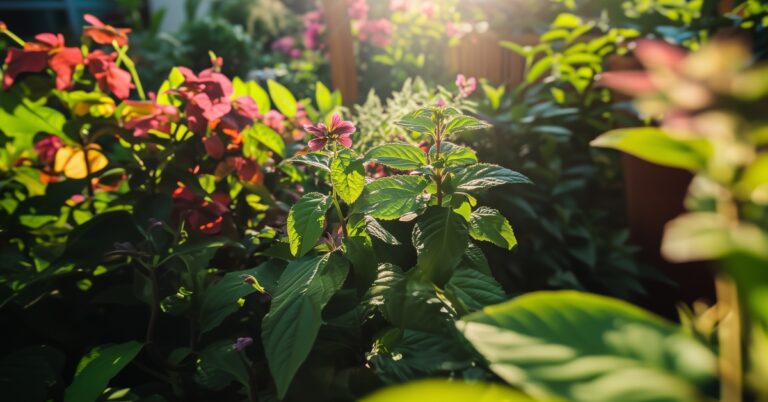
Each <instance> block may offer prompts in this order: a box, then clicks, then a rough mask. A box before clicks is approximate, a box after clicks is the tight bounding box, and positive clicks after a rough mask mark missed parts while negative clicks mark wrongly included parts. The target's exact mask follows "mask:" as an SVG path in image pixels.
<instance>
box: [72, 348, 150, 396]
mask: <svg viewBox="0 0 768 402" xmlns="http://www.w3.org/2000/svg"><path fill="white" fill-rule="evenodd" d="M143 346H144V345H142V344H141V343H139V342H136V341H130V342H126V343H121V344H119V345H112V346H102V347H98V348H95V349H93V350H91V351H90V352H89V353H88V354H87V355H85V356H83V358H82V359H81V360H80V363H78V365H77V371H76V372H75V378H74V381H72V384H71V385H70V386H69V387H67V390H66V392H65V393H64V401H65V402H92V401H96V400H97V399H98V398H99V396H100V395H101V393H102V392H104V389H105V388H107V386H108V385H109V381H110V380H111V379H112V377H114V376H116V375H117V374H118V373H119V372H120V371H121V370H122V369H123V368H125V366H127V365H128V364H129V363H130V362H131V360H133V358H134V357H136V355H137V354H139V351H141V348H142V347H143Z"/></svg>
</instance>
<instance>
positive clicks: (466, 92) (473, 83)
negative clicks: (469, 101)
mask: <svg viewBox="0 0 768 402" xmlns="http://www.w3.org/2000/svg"><path fill="white" fill-rule="evenodd" d="M456 86H457V87H458V88H459V94H460V95H461V96H462V97H463V98H468V97H470V96H472V94H473V93H475V91H477V79H476V78H475V77H469V78H467V77H465V76H464V74H459V75H457V76H456Z"/></svg>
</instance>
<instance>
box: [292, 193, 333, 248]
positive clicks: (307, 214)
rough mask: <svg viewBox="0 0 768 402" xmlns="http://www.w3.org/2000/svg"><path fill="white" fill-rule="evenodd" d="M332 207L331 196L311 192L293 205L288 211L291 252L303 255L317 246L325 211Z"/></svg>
mask: <svg viewBox="0 0 768 402" xmlns="http://www.w3.org/2000/svg"><path fill="white" fill-rule="evenodd" d="M330 207H331V198H330V197H328V196H326V195H323V194H320V193H309V194H306V195H304V197H301V199H300V200H299V201H298V202H296V204H294V206H293V207H291V211H290V212H289V213H288V241H289V243H290V245H291V254H293V255H295V256H299V257H300V256H302V255H304V254H306V253H308V252H309V250H312V248H313V247H315V243H317V241H318V240H319V239H320V236H322V234H323V226H324V225H325V213H326V212H328V208H330Z"/></svg>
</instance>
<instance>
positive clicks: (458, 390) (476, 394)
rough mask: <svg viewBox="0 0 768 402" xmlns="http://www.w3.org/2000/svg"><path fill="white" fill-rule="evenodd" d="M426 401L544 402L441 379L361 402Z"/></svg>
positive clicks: (384, 392)
mask: <svg viewBox="0 0 768 402" xmlns="http://www.w3.org/2000/svg"><path fill="white" fill-rule="evenodd" d="M427 400H434V401H441V402H465V401H478V402H491V401H504V402H535V401H541V402H545V401H544V400H541V399H532V398H530V397H529V396H526V395H524V394H521V393H519V392H517V391H514V390H512V389H511V388H507V387H504V386H499V385H495V384H482V383H462V382H455V381H451V382H449V381H441V380H426V381H418V382H413V383H410V384H406V385H399V386H393V387H391V388H386V389H384V390H381V391H378V392H376V393H374V394H372V395H370V396H368V397H366V398H364V399H363V400H362V402H390V401H399V402H421V401H427Z"/></svg>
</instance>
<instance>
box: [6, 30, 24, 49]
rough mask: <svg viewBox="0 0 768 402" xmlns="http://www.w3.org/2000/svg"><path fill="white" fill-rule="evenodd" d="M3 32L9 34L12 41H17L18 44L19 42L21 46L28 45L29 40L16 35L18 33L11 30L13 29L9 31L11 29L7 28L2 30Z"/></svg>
mask: <svg viewBox="0 0 768 402" xmlns="http://www.w3.org/2000/svg"><path fill="white" fill-rule="evenodd" d="M2 32H3V33H4V34H5V35H6V36H7V37H9V38H11V40H12V41H14V42H16V44H18V45H19V46H21V47H24V45H26V44H27V42H25V41H24V39H21V38H19V37H18V36H16V34H15V33H13V32H11V31H9V30H7V29H6V30H4V31H2Z"/></svg>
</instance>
